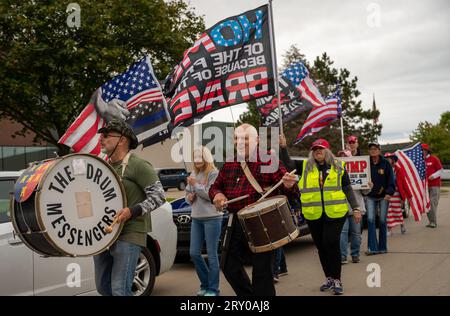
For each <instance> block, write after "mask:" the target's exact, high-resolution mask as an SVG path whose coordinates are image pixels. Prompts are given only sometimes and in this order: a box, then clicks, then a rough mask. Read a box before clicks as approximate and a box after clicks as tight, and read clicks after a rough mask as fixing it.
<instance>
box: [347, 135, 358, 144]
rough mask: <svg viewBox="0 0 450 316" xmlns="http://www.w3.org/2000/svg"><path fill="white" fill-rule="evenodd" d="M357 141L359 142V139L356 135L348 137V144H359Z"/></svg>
mask: <svg viewBox="0 0 450 316" xmlns="http://www.w3.org/2000/svg"><path fill="white" fill-rule="evenodd" d="M357 141H358V137H356V136H354V135H352V136H349V137H347V143H350V142H357Z"/></svg>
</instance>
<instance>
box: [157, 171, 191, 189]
mask: <svg viewBox="0 0 450 316" xmlns="http://www.w3.org/2000/svg"><path fill="white" fill-rule="evenodd" d="M156 172H157V174H158V177H159V180H160V181H161V184H162V186H163V187H164V190H166V191H167V190H168V189H170V188H177V189H178V190H180V191H183V190H184V189H186V184H187V180H186V178H187V177H188V176H189V174H188V172H187V171H186V169H177V168H168V169H156Z"/></svg>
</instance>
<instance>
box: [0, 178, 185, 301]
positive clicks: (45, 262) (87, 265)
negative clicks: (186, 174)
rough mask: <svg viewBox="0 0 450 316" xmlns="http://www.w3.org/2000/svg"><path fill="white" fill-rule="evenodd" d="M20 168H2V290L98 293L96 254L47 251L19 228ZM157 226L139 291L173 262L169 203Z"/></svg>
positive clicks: (156, 215) (139, 274)
mask: <svg viewBox="0 0 450 316" xmlns="http://www.w3.org/2000/svg"><path fill="white" fill-rule="evenodd" d="M20 174H21V172H0V295H91V294H92V295H96V294H97V292H96V290H95V281H94V264H93V259H92V258H89V257H84V258H72V257H57V258H55V257H51V258H48V257H42V256H40V255H39V254H37V253H35V252H33V251H31V250H30V249H29V248H27V247H26V246H25V245H24V244H23V243H22V241H21V239H20V238H19V237H18V236H17V235H16V233H15V232H14V229H13V225H12V223H11V218H10V213H9V204H10V202H9V193H10V192H11V191H13V187H14V183H15V181H16V180H17V178H18V177H19V176H20ZM152 226H153V231H152V232H151V233H149V234H148V238H147V248H143V249H142V251H141V254H140V257H139V262H138V265H137V268H136V272H135V277H134V282H133V293H134V294H135V295H150V294H151V292H152V290H153V287H154V284H155V279H156V276H157V275H160V274H162V273H164V272H166V271H168V270H169V269H170V268H171V267H172V265H173V262H174V259H175V255H176V245H177V228H176V226H175V224H174V223H173V219H172V207H171V205H170V204H169V203H167V202H166V203H165V204H164V205H163V206H161V207H160V208H158V209H157V210H155V211H154V212H152Z"/></svg>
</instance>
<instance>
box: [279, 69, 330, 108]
mask: <svg viewBox="0 0 450 316" xmlns="http://www.w3.org/2000/svg"><path fill="white" fill-rule="evenodd" d="M282 76H284V77H286V78H288V79H289V80H290V81H291V82H292V83H293V84H294V86H295V87H296V88H297V89H298V90H299V91H300V93H301V97H302V98H303V99H305V100H307V101H309V102H310V103H311V104H312V105H313V106H324V105H325V101H324V100H323V98H322V95H321V94H320V92H319V89H317V87H316V84H315V83H314V81H312V79H311V78H310V77H309V71H308V69H307V68H306V67H305V65H303V64H302V63H301V62H296V63H293V64H291V65H290V66H289V67H288V68H287V69H286V70H285V71H284V72H283V74H282Z"/></svg>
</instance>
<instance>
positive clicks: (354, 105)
mask: <svg viewBox="0 0 450 316" xmlns="http://www.w3.org/2000/svg"><path fill="white" fill-rule="evenodd" d="M283 57H284V61H283V68H282V69H285V68H287V67H288V66H289V65H290V64H291V63H292V62H295V61H301V62H303V63H304V64H305V66H306V67H307V68H308V70H309V71H310V77H311V78H312V79H313V80H314V82H315V83H316V85H317V87H318V88H319V91H320V92H321V94H322V96H323V97H326V96H328V95H330V94H332V93H333V92H334V91H335V90H336V87H337V85H338V84H339V85H340V87H341V96H342V109H343V125H344V135H345V136H348V135H357V136H358V138H359V143H360V147H361V148H365V147H366V146H367V144H368V142H369V141H372V140H376V139H377V138H378V136H379V135H380V134H381V128H382V125H381V124H378V123H375V122H376V119H378V117H379V115H380V112H379V111H378V110H372V107H369V108H370V109H368V110H364V109H363V108H362V102H361V101H360V100H358V99H357V98H358V96H359V95H360V92H359V91H358V89H357V83H358V78H357V77H351V75H350V71H349V70H347V69H345V68H342V69H336V68H334V66H333V64H334V62H333V61H332V60H331V58H330V57H329V56H328V54H327V53H323V54H322V55H321V56H317V57H316V59H315V60H314V63H313V64H312V65H311V64H309V62H308V61H307V60H306V58H305V55H303V54H302V53H301V51H300V49H298V48H297V46H295V45H292V46H291V47H290V48H289V50H288V51H287V52H286V53H285V54H284V55H283ZM249 110H250V112H252V111H257V110H256V107H255V108H252V107H250V108H249ZM308 114H309V113H302V114H301V115H299V116H298V117H296V118H295V119H293V120H292V121H290V122H287V123H285V124H283V130H284V133H285V135H286V139H287V142H288V146H289V144H292V143H293V141H294V140H295V138H296V136H297V134H298V133H299V132H300V129H301V127H302V126H303V123H304V121H305V119H306V117H307V116H308ZM244 115H246V116H241V120H242V118H246V117H253V116H255V115H258V113H257V112H255V113H253V114H252V115H249V114H247V113H244ZM317 138H325V139H327V140H328V141H329V142H330V144H331V147H332V150H333V152H337V151H338V150H340V149H341V148H342V145H341V130H340V122H339V121H335V122H333V123H331V124H330V126H328V127H326V128H324V129H322V130H321V131H320V132H318V133H316V134H315V135H314V136H313V137H306V138H305V139H304V140H303V141H302V142H301V143H300V144H298V145H296V146H290V151H291V152H292V153H293V154H295V155H306V154H307V153H308V151H309V147H310V145H311V143H312V142H313V141H314V140H316V139H317Z"/></svg>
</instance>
